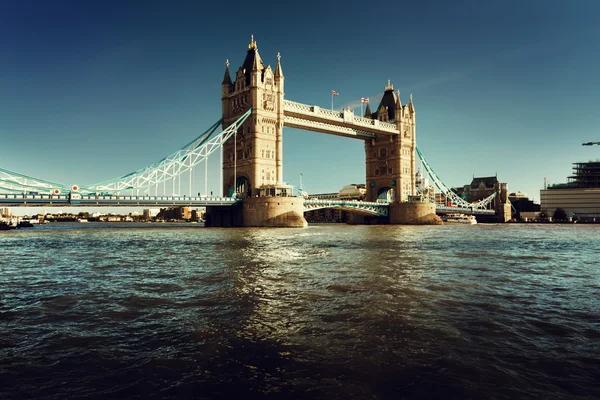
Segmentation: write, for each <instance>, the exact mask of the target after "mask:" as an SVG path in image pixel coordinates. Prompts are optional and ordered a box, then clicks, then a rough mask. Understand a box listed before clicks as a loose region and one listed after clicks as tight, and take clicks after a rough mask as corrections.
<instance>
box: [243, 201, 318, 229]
mask: <svg viewBox="0 0 600 400" xmlns="http://www.w3.org/2000/svg"><path fill="white" fill-rule="evenodd" d="M243 226H247V227H250V226H255V227H278V228H306V227H307V226H308V223H307V222H306V219H304V199H302V198H301V197H268V196H261V197H247V198H245V199H244V202H243Z"/></svg>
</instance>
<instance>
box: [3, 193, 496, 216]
mask: <svg viewBox="0 0 600 400" xmlns="http://www.w3.org/2000/svg"><path fill="white" fill-rule="evenodd" d="M239 201H241V199H239V198H233V197H219V196H199V197H187V196H122V195H87V194H79V193H71V194H59V195H51V194H30V193H28V194H25V193H16V194H15V193H10V194H0V206H5V207H69V206H75V207H81V206H85V207H138V206H147V207H153V206H154V207H156V206H162V207H173V206H179V207H185V206H190V207H206V206H232V205H234V204H235V203H237V202H239ZM320 208H341V209H345V210H348V211H356V212H359V213H363V214H371V215H380V216H387V215H388V213H389V203H387V202H381V201H378V202H368V201H358V200H341V199H306V200H304V211H311V210H317V209H320ZM436 212H437V214H447V213H463V214H474V215H494V214H495V211H494V210H481V209H473V208H465V207H450V206H442V205H439V204H438V205H436Z"/></svg>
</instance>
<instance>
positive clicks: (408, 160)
mask: <svg viewBox="0 0 600 400" xmlns="http://www.w3.org/2000/svg"><path fill="white" fill-rule="evenodd" d="M284 85H285V77H284V74H283V68H282V64H281V57H280V55H279V54H277V62H276V65H275V68H272V67H271V66H270V65H266V66H265V63H264V62H263V60H262V58H261V56H260V54H259V52H258V46H257V44H256V41H255V40H254V38H252V39H251V40H250V43H249V45H248V48H247V51H246V56H245V58H244V61H243V62H242V64H241V65H240V66H239V67H238V69H237V70H235V72H234V73H233V74H232V71H230V64H229V61H228V60H227V61H226V63H225V73H224V76H223V80H222V83H221V87H222V90H221V104H222V118H221V119H220V120H219V121H218V122H217V123H216V124H214V125H213V126H211V127H210V128H209V129H208V130H207V131H206V132H205V133H203V134H202V135H200V136H199V137H198V138H196V139H195V140H193V141H192V142H190V143H189V144H187V145H186V146H184V147H183V148H182V149H181V150H179V151H177V152H175V153H173V154H171V155H170V156H167V157H165V158H164V159H162V160H160V161H159V162H156V163H154V164H152V165H150V166H148V167H145V168H142V169H139V170H137V171H134V172H132V173H130V174H126V175H124V176H122V177H119V178H116V179H112V180H109V181H104V182H101V183H98V184H94V185H88V186H84V187H79V188H77V190H78V193H75V194H74V196H73V195H72V193H69V194H68V195H67V194H66V193H67V192H69V191H70V190H69V186H68V185H60V184H58V183H54V182H49V181H44V180H40V179H35V178H32V177H27V176H25V175H21V174H17V173H12V172H10V171H7V170H2V169H0V204H3V205H7V204H11V205H19V204H20V205H57V204H71V205H79V206H82V205H85V206H92V205H113V206H114V205H117V206H124V205H127V206H132V205H184V204H185V205H196V206H206V208H207V225H209V226H295V227H302V226H306V225H307V223H306V220H305V219H304V217H303V213H304V211H307V210H314V209H317V208H322V207H339V208H343V209H347V210H352V211H355V212H357V213H358V214H359V215H361V214H364V215H376V216H379V217H385V218H386V220H387V221H389V222H390V223H430V222H432V221H435V220H436V217H435V213H436V204H435V203H433V202H430V201H426V197H424V196H421V194H420V193H418V190H417V185H416V167H415V165H416V163H417V162H418V159H417V156H418V157H419V158H420V160H421V162H422V163H423V166H424V167H425V169H426V172H427V173H428V174H429V175H430V176H431V177H432V179H433V181H434V182H435V184H436V186H437V187H438V189H439V190H440V191H441V192H442V193H443V195H444V196H445V197H447V198H448V197H451V198H452V199H453V203H455V206H456V207H459V208H456V209H457V210H459V209H460V210H461V211H462V210H466V211H469V210H470V211H471V213H481V214H490V213H493V211H491V210H488V209H485V206H486V205H487V204H489V200H485V201H480V202H478V203H477V204H475V203H474V204H470V203H467V202H465V201H464V200H462V199H460V198H457V196H455V195H454V194H453V192H452V191H450V190H449V189H448V188H447V187H446V186H445V185H443V183H442V182H441V180H439V178H437V175H435V173H434V172H433V170H432V169H431V168H430V167H429V165H428V164H427V162H426V161H425V159H424V158H423V157H422V153H420V151H418V149H417V145H416V110H415V105H414V103H413V99H412V95H411V96H410V97H409V101H408V103H405V104H402V101H401V98H400V91H394V87H393V85H392V84H391V83H390V81H388V84H387V86H386V87H385V91H384V94H383V96H382V98H381V101H380V103H379V105H378V106H377V108H376V109H375V111H374V112H372V111H371V109H370V105H369V104H367V107H366V110H365V114H364V115H362V116H360V115H355V114H354V112H353V111H350V110H342V111H335V110H329V109H326V108H322V107H319V106H316V105H307V104H302V103H298V102H294V101H292V100H289V99H286V98H285V96H284ZM219 125H221V128H222V132H221V133H219V134H215V131H216V129H217V127H218V126H219ZM284 127H292V128H299V129H305V130H310V131H316V132H321V133H325V134H332V135H338V136H343V137H348V138H353V139H359V140H362V141H363V142H364V148H365V160H366V176H365V182H366V189H367V192H366V198H365V199H364V201H360V202H357V201H346V200H335V199H328V200H322V199H306V200H305V199H303V198H301V197H293V196H291V194H292V187H291V186H289V185H287V184H285V183H284V182H283V128H284ZM217 151H218V152H219V153H220V159H221V160H220V161H221V163H220V165H221V166H222V167H221V168H222V169H221V171H220V172H219V175H220V179H219V181H220V185H221V193H217V194H216V195H215V196H210V197H208V196H206V194H207V192H208V189H207V186H206V185H207V183H206V182H207V180H208V172H207V171H208V157H209V156H210V155H211V154H213V153H215V152H217ZM201 163H204V165H205V171H204V182H205V196H204V197H202V196H194V195H193V193H192V187H193V184H192V181H193V180H195V179H194V175H193V173H194V169H195V167H196V166H198V165H200V164H201ZM184 174H187V177H188V179H189V191H190V192H189V195H188V196H177V195H172V196H167V195H166V192H167V189H166V183H167V181H169V182H170V183H172V185H173V192H177V193H181V177H182V175H184ZM196 177H197V176H196ZM176 180H179V181H178V182H177V185H178V186H177V190H176V189H175V185H176ZM161 185H162V186H163V195H162V196H159V195H158V189H159V186H161ZM140 190H142V191H145V193H144V194H143V195H141V196H140V193H139V191H140ZM152 190H154V192H155V193H154V196H152V195H151V194H150V193H149V192H151V191H152ZM3 192H4V193H5V194H4V195H3ZM123 192H129V193H130V195H129V196H123ZM211 194H212V193H211ZM52 195H55V197H53V196H52ZM61 196H64V197H61ZM453 196H454V197H453ZM490 197H493V196H490ZM424 199H425V200H424ZM490 200H491V199H490ZM446 207H447V206H446ZM438 211H439V212H449V210H448V209H447V208H444V207H441V206H438ZM358 218H360V217H358ZM359 222H360V221H359Z"/></svg>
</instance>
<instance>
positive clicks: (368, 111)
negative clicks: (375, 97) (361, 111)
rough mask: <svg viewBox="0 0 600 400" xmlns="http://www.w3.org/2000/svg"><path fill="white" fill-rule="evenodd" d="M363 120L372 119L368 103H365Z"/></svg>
mask: <svg viewBox="0 0 600 400" xmlns="http://www.w3.org/2000/svg"><path fill="white" fill-rule="evenodd" d="M364 117H365V118H373V113H372V112H371V107H370V106H369V103H367V108H366V109H365V115H364Z"/></svg>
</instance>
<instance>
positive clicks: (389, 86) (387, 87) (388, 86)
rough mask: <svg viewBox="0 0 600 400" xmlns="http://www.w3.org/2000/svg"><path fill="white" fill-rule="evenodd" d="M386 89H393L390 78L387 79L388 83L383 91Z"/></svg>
mask: <svg viewBox="0 0 600 400" xmlns="http://www.w3.org/2000/svg"><path fill="white" fill-rule="evenodd" d="M388 90H394V85H392V84H391V83H390V80H389V79H388V84H387V86H386V87H385V91H386V92H387V91H388Z"/></svg>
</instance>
